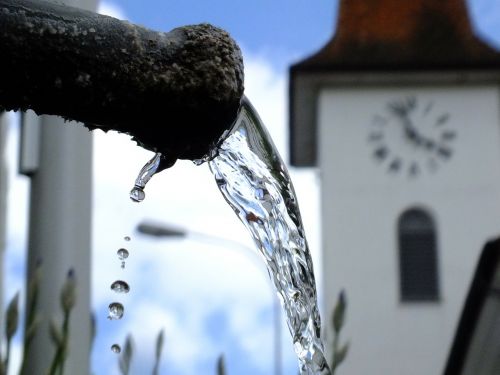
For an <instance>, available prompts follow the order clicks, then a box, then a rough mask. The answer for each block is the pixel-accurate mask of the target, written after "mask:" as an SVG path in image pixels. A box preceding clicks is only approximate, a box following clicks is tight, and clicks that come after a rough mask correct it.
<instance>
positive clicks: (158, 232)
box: [136, 222, 282, 375]
mask: <svg viewBox="0 0 500 375" xmlns="http://www.w3.org/2000/svg"><path fill="white" fill-rule="evenodd" d="M136 230H137V232H139V233H141V234H145V235H148V236H153V237H165V238H187V237H189V238H192V239H193V240H196V241H200V242H205V243H206V242H214V243H218V244H220V245H222V246H224V247H226V248H231V249H234V248H239V249H241V250H242V254H245V255H246V256H247V257H248V259H249V260H250V261H252V262H254V263H256V264H258V265H259V266H260V265H261V264H262V260H261V259H260V257H259V256H258V255H257V253H256V252H254V250H253V249H252V248H250V247H248V246H246V245H245V244H243V243H241V242H238V241H233V240H231V239H228V238H224V237H218V236H214V235H211V234H208V233H201V232H196V231H192V230H190V229H187V228H181V227H174V226H169V225H166V224H161V225H160V224H156V223H151V222H142V223H140V224H139V225H138V226H137V228H136ZM259 268H260V269H262V268H261V267H259ZM265 277H266V280H267V281H268V285H269V287H270V290H271V296H272V299H273V319H274V324H273V325H274V327H273V328H274V331H273V335H274V375H281V373H282V372H281V350H282V349H281V310H280V309H281V306H280V303H279V300H278V298H277V296H276V293H275V291H274V286H273V285H272V283H271V281H270V279H269V277H268V275H267V273H266V275H265Z"/></svg>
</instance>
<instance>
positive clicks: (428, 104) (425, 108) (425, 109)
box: [423, 102, 434, 116]
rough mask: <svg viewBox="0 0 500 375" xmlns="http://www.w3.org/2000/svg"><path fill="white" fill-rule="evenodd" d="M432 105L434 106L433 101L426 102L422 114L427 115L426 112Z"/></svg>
mask: <svg viewBox="0 0 500 375" xmlns="http://www.w3.org/2000/svg"><path fill="white" fill-rule="evenodd" d="M432 107H434V102H429V103H427V105H426V106H425V107H424V112H423V115H424V116H427V114H428V113H429V112H430V111H431V109H432Z"/></svg>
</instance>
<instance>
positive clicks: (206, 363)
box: [5, 0, 500, 375]
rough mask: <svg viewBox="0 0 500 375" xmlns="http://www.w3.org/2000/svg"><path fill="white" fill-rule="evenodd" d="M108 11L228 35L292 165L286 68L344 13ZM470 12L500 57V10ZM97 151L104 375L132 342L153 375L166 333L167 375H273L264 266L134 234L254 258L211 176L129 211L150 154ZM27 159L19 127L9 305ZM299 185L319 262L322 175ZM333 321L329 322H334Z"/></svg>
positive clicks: (114, 145)
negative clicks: (221, 374)
mask: <svg viewBox="0 0 500 375" xmlns="http://www.w3.org/2000/svg"><path fill="white" fill-rule="evenodd" d="M103 5H104V7H103V9H104V10H107V11H108V12H111V13H113V14H116V15H117V16H119V17H121V18H126V19H128V20H130V21H131V22H134V23H139V24H141V25H143V26H146V27H149V28H153V29H157V30H161V31H168V30H170V29H171V28H174V27H176V26H180V25H184V24H192V23H199V22H210V23H213V24H215V25H217V26H220V27H223V28H225V29H226V30H228V31H229V32H230V33H231V35H232V36H233V37H234V38H235V39H236V40H237V42H238V43H239V44H240V45H241V46H242V48H243V51H244V55H245V65H246V68H245V69H246V83H245V86H246V93H247V95H248V96H249V98H250V99H251V100H252V101H253V104H254V106H255V107H256V108H257V110H258V111H259V113H260V115H261V117H262V118H263V120H264V122H265V123H266V124H267V126H268V128H269V131H270V133H271V135H272V137H273V139H274V140H275V143H276V145H277V147H278V149H279V150H280V153H281V154H282V156H283V157H284V159H285V160H286V154H287V144H286V139H287V138H286V132H287V131H286V128H287V119H286V108H287V75H286V74H287V68H288V66H289V65H290V64H291V63H293V62H295V61H297V60H300V59H301V58H303V57H305V56H307V55H308V54H310V53H312V52H314V51H315V50H317V49H318V48H319V47H321V46H322V44H323V43H324V42H325V41H326V40H328V39H329V38H330V37H331V35H332V32H333V30H334V19H335V15H336V10H337V3H336V1H334V0H315V1H309V0H272V1H270V0H254V1H241V0H213V1H209V0H175V1H174V0H142V1H137V0H114V1H112V2H106V3H105V4H103ZM470 8H471V12H472V14H473V16H474V22H475V24H476V26H477V28H478V30H479V32H480V33H481V34H483V35H485V36H486V37H487V38H488V39H489V40H491V41H492V42H494V43H497V44H498V45H500V26H499V25H500V6H499V5H498V1H496V0H474V1H471V2H470ZM94 139H95V156H94V169H95V172H94V181H95V182H94V234H93V252H94V255H93V284H92V295H93V310H94V312H95V314H96V317H97V323H98V326H97V329H98V335H97V338H96V342H95V346H94V351H93V371H94V373H95V374H96V375H114V374H118V372H117V365H116V360H117V358H116V355H114V354H113V353H111V351H110V350H109V347H110V346H111V344H112V343H114V342H123V340H124V338H125V336H126V334H128V333H132V335H133V336H134V338H135V342H136V346H137V354H136V357H135V361H134V367H133V372H132V374H145V373H149V372H150V368H151V366H152V362H153V353H154V348H153V346H154V339H155V337H156V334H157V332H158V330H159V329H160V328H163V329H165V332H166V339H165V354H164V361H163V367H162V371H161V373H162V374H168V375H195V374H196V375H199V374H214V372H215V371H214V368H215V361H216V358H217V356H218V355H219V354H220V353H224V354H225V356H226V360H227V364H228V374H229V375H247V374H248V375H250V374H252V375H267V374H271V373H272V368H273V361H272V350H273V343H272V329H273V325H272V303H271V301H272V299H271V292H270V289H269V284H268V282H267V280H266V278H265V276H264V274H265V270H264V269H263V266H262V265H259V264H256V263H255V262H254V261H253V260H252V259H251V258H253V257H255V254H254V253H251V250H248V251H241V250H234V249H229V248H227V247H224V246H223V247H221V246H215V245H214V244H212V245H207V244H203V243H198V242H196V241H193V240H189V239H188V240H182V241H181V240H175V241H161V240H154V239H149V238H145V237H143V236H140V235H138V234H137V233H136V232H135V230H134V228H135V226H136V225H137V224H138V223H139V222H140V221H141V220H143V219H153V220H158V221H160V222H165V223H174V224H176V225H181V226H184V227H187V228H190V229H191V230H194V231H197V232H203V233H210V234H212V235H215V236H219V237H223V238H228V239H230V240H234V241H238V242H241V243H243V245H244V246H247V247H252V243H251V241H250V237H249V235H248V234H247V233H246V232H245V230H244V229H243V227H242V225H241V224H240V223H239V222H238V220H237V219H236V217H235V215H234V214H233V212H232V211H231V210H230V208H229V207H228V206H227V205H226V204H225V202H224V201H223V199H222V197H221V196H220V194H219V192H218V191H217V188H216V186H215V183H213V179H212V176H211V175H210V173H209V172H208V170H207V168H206V166H205V167H203V166H202V167H195V166H194V165H192V164H191V163H189V162H180V163H178V164H177V165H176V166H175V167H174V168H172V169H171V170H167V171H165V172H162V173H161V174H160V175H158V176H155V177H154V178H153V179H152V181H151V182H150V183H149V185H148V187H147V189H146V193H147V198H146V200H145V201H144V202H143V203H141V204H139V205H137V204H133V203H131V202H130V201H129V200H128V191H129V189H130V187H131V186H132V184H133V181H134V179H135V177H136V174H137V173H138V171H139V170H140V168H141V167H142V165H143V164H144V163H145V162H146V161H147V160H148V159H149V158H150V157H151V154H150V153H148V152H146V151H144V150H141V149H139V148H138V147H136V146H135V144H134V143H132V142H130V141H129V140H128V139H127V137H124V136H120V135H109V134H106V135H104V134H101V133H96V134H95V136H94ZM16 157H17V127H16V126H15V124H14V121H13V123H12V125H11V132H10V134H9V161H10V163H11V165H12V168H11V181H10V182H11V188H10V191H9V206H10V207H11V209H10V211H9V223H10V225H9V233H8V248H7V255H6V265H5V267H6V285H7V288H8V292H7V293H6V296H5V299H9V298H10V297H11V296H12V295H13V293H14V292H15V291H16V290H18V289H22V288H23V287H24V284H23V279H22V277H23V272H24V264H25V258H24V254H25V253H24V250H25V247H26V239H25V228H26V222H27V218H26V207H27V202H26V196H27V191H28V184H27V181H26V179H25V178H21V177H18V176H16V175H15V165H16ZM98 161H99V162H98ZM292 178H293V180H294V184H295V188H296V191H297V194H298V198H299V202H300V203H301V211H302V214H303V218H304V222H305V223H304V224H305V228H306V232H307V234H308V239H309V242H310V245H311V249H312V251H313V257H314V260H315V261H317V260H318V249H319V234H320V225H319V220H318V214H319V202H318V186H317V181H318V178H319V177H318V175H317V174H316V172H315V171H311V170H300V171H292ZM179 181H182V183H179ZM13 207H15V209H12V208H13ZM117 217H119V218H120V219H119V220H118V219H117ZM126 234H129V235H131V236H132V241H131V242H130V243H129V244H128V245H129V247H130V250H131V256H130V259H129V260H128V262H127V268H126V269H125V271H122V270H121V269H120V268H119V264H118V261H117V258H116V250H117V249H118V248H119V247H122V246H123V245H124V243H123V236H124V235H126ZM249 254H250V255H249ZM318 268H319V267H317V266H316V273H317V279H318V278H319V277H320V275H319V273H318ZM117 278H125V279H126V280H127V281H128V282H129V284H130V285H131V293H130V295H129V296H126V297H124V303H125V306H126V314H125V317H124V319H123V320H122V321H119V322H109V321H108V320H107V319H106V308H107V305H108V304H109V303H110V302H111V299H113V298H114V296H113V295H112V294H111V292H110V291H109V284H110V283H111V282H112V281H114V280H115V279H117ZM326 320H328V317H323V321H326ZM282 328H283V336H282V345H283V362H282V364H283V368H284V371H283V374H296V361H295V358H294V355H293V350H292V345H291V339H290V337H289V336H288V332H287V329H286V327H285V326H283V327H282ZM16 350H17V353H18V352H19V349H18V348H16Z"/></svg>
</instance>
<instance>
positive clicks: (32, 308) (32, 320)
mask: <svg viewBox="0 0 500 375" xmlns="http://www.w3.org/2000/svg"><path fill="white" fill-rule="evenodd" d="M41 266H42V262H41V261H38V262H37V263H36V265H35V270H34V272H33V275H32V277H31V279H30V281H29V284H28V290H27V300H26V313H25V316H26V323H25V326H26V332H25V334H24V342H23V358H22V360H21V370H20V372H19V373H20V374H25V373H26V371H25V370H26V365H27V363H26V359H27V355H28V353H29V351H30V348H31V343H32V341H33V338H34V337H35V332H36V330H37V328H38V326H39V324H40V316H39V314H38V312H37V309H36V306H37V304H38V295H39V291H40V279H41V274H42V272H41Z"/></svg>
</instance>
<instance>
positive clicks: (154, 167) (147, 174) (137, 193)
mask: <svg viewBox="0 0 500 375" xmlns="http://www.w3.org/2000/svg"><path fill="white" fill-rule="evenodd" d="M160 164H161V154H160V153H157V154H155V156H153V158H152V159H151V160H150V161H148V162H147V163H146V165H145V166H144V167H142V169H141V171H140V172H139V176H137V178H136V180H135V184H134V187H133V188H132V190H130V199H131V200H132V201H134V202H142V201H143V200H144V198H145V197H146V193H145V192H144V188H145V187H146V184H147V183H148V181H149V180H151V177H153V175H154V174H155V173H156V172H159V169H160Z"/></svg>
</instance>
